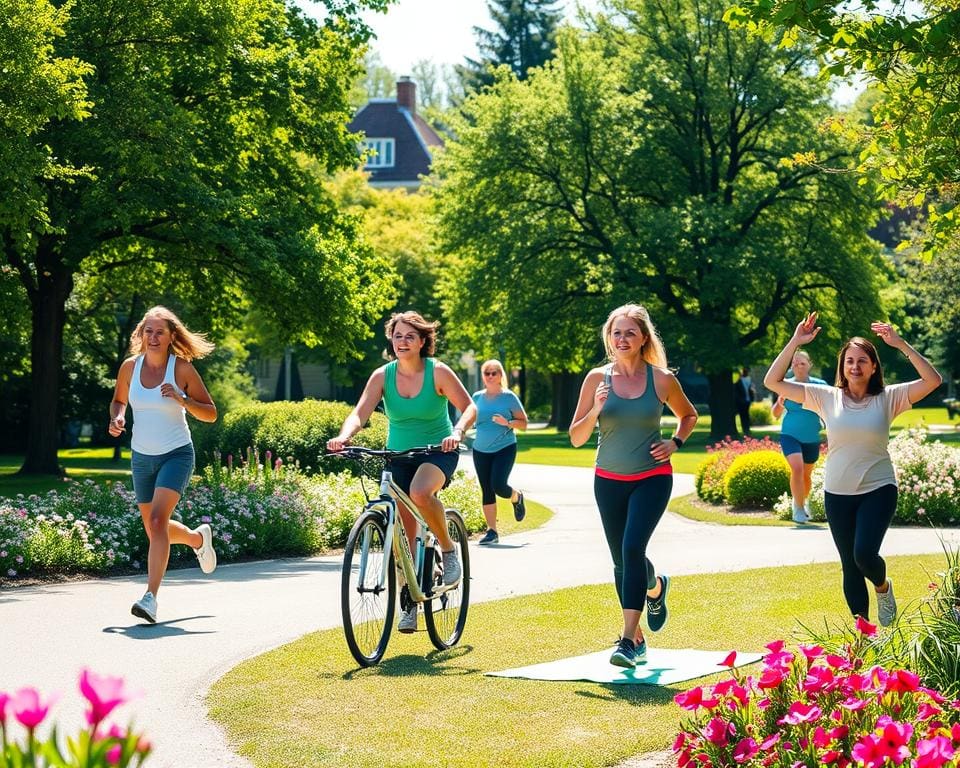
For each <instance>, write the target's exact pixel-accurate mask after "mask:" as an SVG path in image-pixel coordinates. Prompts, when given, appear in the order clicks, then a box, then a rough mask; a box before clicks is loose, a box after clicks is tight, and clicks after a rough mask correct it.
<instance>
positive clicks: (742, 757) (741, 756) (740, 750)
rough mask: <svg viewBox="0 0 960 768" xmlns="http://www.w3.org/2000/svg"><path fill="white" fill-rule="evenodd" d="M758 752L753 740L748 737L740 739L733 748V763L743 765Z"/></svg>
mask: <svg viewBox="0 0 960 768" xmlns="http://www.w3.org/2000/svg"><path fill="white" fill-rule="evenodd" d="M759 751H760V748H759V747H758V746H757V742H755V741H754V740H753V739H751V738H749V737H748V738H746V739H741V740H740V741H738V742H737V745H736V746H735V747H734V748H733V759H734V762H737V763H745V762H747V760H749V759H750V758H751V757H753V756H754V755H755V754H757V752H759Z"/></svg>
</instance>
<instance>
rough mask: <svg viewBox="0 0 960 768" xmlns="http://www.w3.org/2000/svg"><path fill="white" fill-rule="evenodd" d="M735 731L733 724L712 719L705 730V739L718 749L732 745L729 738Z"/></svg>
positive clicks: (717, 718) (715, 718)
mask: <svg viewBox="0 0 960 768" xmlns="http://www.w3.org/2000/svg"><path fill="white" fill-rule="evenodd" d="M733 731H734V727H733V723H728V722H727V721H726V720H722V719H720V718H719V717H712V718H710V722H709V723H707V725H706V727H705V728H704V729H703V737H704V738H705V739H706V740H707V741H709V742H710V743H711V744H714V745H716V746H718V747H725V746H727V744H728V743H730V739H729V736H730V734H732V733H733Z"/></svg>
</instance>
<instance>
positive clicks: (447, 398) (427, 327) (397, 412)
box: [327, 312, 477, 632]
mask: <svg viewBox="0 0 960 768" xmlns="http://www.w3.org/2000/svg"><path fill="white" fill-rule="evenodd" d="M438 326H439V323H435V322H434V323H431V322H428V321H426V320H425V319H424V318H423V317H422V316H421V315H420V314H419V313H418V312H400V313H395V314H394V315H392V316H391V317H390V319H389V320H388V321H387V324H386V335H387V339H389V350H390V353H389V356H390V357H391V358H392V359H391V361H390V362H389V363H387V364H386V365H383V366H380V367H379V368H377V370H375V371H374V372H373V373H372V374H371V376H370V378H369V380H368V381H367V385H366V386H365V387H364V389H363V394H361V395H360V400H359V402H358V403H357V405H356V407H355V408H354V409H353V411H352V412H351V413H350V415H349V416H347V418H346V420H345V421H344V422H343V426H342V427H340V434H339V435H337V436H336V437H335V438H333V439H332V440H329V441H328V442H327V450H328V451H339V450H342V449H343V447H344V446H346V445H348V444H349V443H350V438H351V437H353V436H354V435H355V434H356V433H357V432H359V431H360V430H361V429H362V428H363V425H364V424H366V423H367V421H368V419H369V418H370V414H372V413H373V410H374V408H376V407H377V404H378V403H379V402H380V401H381V400H383V404H384V412H385V413H386V415H387V448H390V449H391V450H396V451H402V450H406V449H408V448H417V447H421V446H426V445H440V446H441V449H440V450H437V451H433V452H431V453H429V454H427V455H421V456H405V457H401V458H399V459H394V460H393V461H391V462H390V464H389V466H388V469H389V470H390V471H391V472H392V473H393V480H394V482H395V483H396V484H397V485H398V486H399V487H400V488H401V489H403V491H404V492H405V493H407V495H408V496H410V499H411V500H412V501H413V502H414V503H415V504H416V505H417V507H418V508H419V510H420V512H421V514H422V515H423V519H424V520H425V521H426V523H427V525H428V526H430V530H431V531H432V532H433V534H434V535H435V536H436V537H437V541H438V542H439V543H440V548H441V549H442V550H443V580H444V582H445V583H447V584H455V583H456V582H457V581H459V580H460V563H459V561H458V559H457V553H456V549H455V548H454V543H453V540H452V539H451V538H450V534H449V533H448V532H447V524H446V518H445V516H444V511H443V504H441V503H440V500H439V499H438V498H437V492H438V491H440V490H441V489H442V488H444V486H446V484H447V483H449V482H450V479H451V478H452V477H453V473H454V471H455V470H456V468H457V461H458V458H459V456H458V453H457V449H458V448H459V446H460V441H461V440H463V433H464V431H465V430H466V429H467V428H468V427H469V426H470V425H471V424H472V423H473V420H474V418H475V417H476V409H477V407H476V405H474V403H473V400H472V399H471V397H470V393H469V392H467V390H466V388H465V387H464V386H463V384H462V383H461V382H460V379H458V378H457V376H456V374H455V373H454V372H453V371H452V370H450V368H449V367H448V366H446V365H444V364H443V363H441V362H439V361H438V360H435V359H434V358H433V353H434V351H435V349H436V338H437V328H438ZM448 402H449V403H452V404H453V406H454V407H455V408H456V409H457V410H458V411H460V414H461V415H460V418H459V419H457V424H456V426H453V425H452V424H451V422H450V417H449V415H448V413H447V403H448ZM398 508H399V512H400V516H401V517H402V518H403V525H404V529H405V530H406V532H407V537H408V538H409V539H410V546H411V548H413V547H414V546H415V543H414V541H413V537H414V536H415V534H416V524H415V523H416V521H415V520H414V518H413V515H411V514H410V512H408V511H407V508H406V507H404V506H403V504H400V505H398ZM416 627H417V605H416V603H414V605H413V606H412V608H411V609H410V611H408V612H407V613H404V614H402V615H401V617H400V622H399V624H398V629H399V630H400V631H401V632H413V631H414V630H415V629H416Z"/></svg>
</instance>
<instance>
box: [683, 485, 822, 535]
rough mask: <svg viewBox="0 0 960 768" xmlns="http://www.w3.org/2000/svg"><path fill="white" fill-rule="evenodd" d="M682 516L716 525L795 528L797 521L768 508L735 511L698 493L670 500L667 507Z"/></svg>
mask: <svg viewBox="0 0 960 768" xmlns="http://www.w3.org/2000/svg"><path fill="white" fill-rule="evenodd" d="M667 508H668V509H669V510H670V511H671V512H675V513H676V514H678V515H680V516H681V517H686V518H689V519H690V520H697V521H698V522H701V523H714V524H716V525H775V526H780V527H783V528H793V527H795V526H796V523H795V522H793V521H792V520H781V519H779V518H778V517H775V516H774V515H773V513H771V512H767V511H766V510H750V511H745V512H733V511H731V509H730V507H726V506H719V505H714V504H707V503H706V502H704V501H700V500H699V499H698V498H697V494H695V493H691V494H690V495H688V496H678V497H677V498H675V499H671V500H670V504H669V505H668V507H667ZM803 527H804V528H824V527H826V523H808V524H806V525H804V526H803Z"/></svg>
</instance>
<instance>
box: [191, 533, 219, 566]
mask: <svg viewBox="0 0 960 768" xmlns="http://www.w3.org/2000/svg"><path fill="white" fill-rule="evenodd" d="M197 533H199V534H200V537H201V538H202V539H203V544H201V545H200V546H199V547H198V548H197V549H195V550H193V553H194V554H195V555H196V556H197V561H198V562H199V563H200V570H201V571H203V572H204V573H213V572H214V570H216V567H217V553H216V551H215V550H214V548H213V529H212V528H210V526H209V525H208V524H207V523H204V524H203V525H201V526H200V527H199V528H197Z"/></svg>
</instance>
